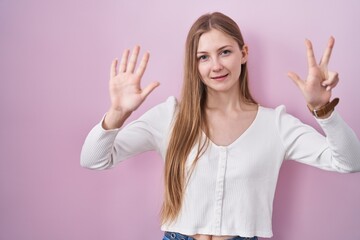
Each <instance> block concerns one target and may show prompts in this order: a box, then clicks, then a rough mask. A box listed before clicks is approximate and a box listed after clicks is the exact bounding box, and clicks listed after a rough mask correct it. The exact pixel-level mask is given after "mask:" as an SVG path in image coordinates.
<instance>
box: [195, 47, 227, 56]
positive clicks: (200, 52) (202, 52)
mask: <svg viewBox="0 0 360 240" xmlns="http://www.w3.org/2000/svg"><path fill="white" fill-rule="evenodd" d="M227 47H233V46H231V45H225V46H222V47H221V48H219V49H218V50H217V51H218V52H219V51H221V50H223V49H224V48H227ZM204 53H208V52H206V51H199V52H197V54H204Z"/></svg>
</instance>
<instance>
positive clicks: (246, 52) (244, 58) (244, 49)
mask: <svg viewBox="0 0 360 240" xmlns="http://www.w3.org/2000/svg"><path fill="white" fill-rule="evenodd" d="M241 53H242V58H241V64H244V63H246V62H247V59H248V56H249V47H248V46H247V45H246V44H244V46H243V47H242V49H241Z"/></svg>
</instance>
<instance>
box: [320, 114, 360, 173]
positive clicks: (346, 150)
mask: <svg viewBox="0 0 360 240" xmlns="http://www.w3.org/2000/svg"><path fill="white" fill-rule="evenodd" d="M318 122H319V124H320V126H321V127H322V129H323V131H324V133H325V135H326V141H327V143H328V144H329V147H330V151H331V156H332V161H333V164H334V165H335V166H336V168H338V170H340V171H344V172H357V171H360V142H359V139H358V138H357V136H356V134H355V133H354V131H353V130H352V129H351V128H350V127H349V126H348V125H347V124H346V123H345V122H344V120H343V119H342V118H341V117H340V115H339V114H338V113H337V112H334V113H333V114H332V115H331V116H330V117H329V118H327V119H319V120H318Z"/></svg>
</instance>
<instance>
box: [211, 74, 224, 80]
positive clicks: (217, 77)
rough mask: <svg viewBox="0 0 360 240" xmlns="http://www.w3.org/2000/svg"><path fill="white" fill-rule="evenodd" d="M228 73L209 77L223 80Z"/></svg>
mask: <svg viewBox="0 0 360 240" xmlns="http://www.w3.org/2000/svg"><path fill="white" fill-rule="evenodd" d="M228 75H229V74H228V73H227V74H224V75H219V76H214V77H210V78H211V79H213V80H216V81H223V80H225V78H226V77H227V76H228Z"/></svg>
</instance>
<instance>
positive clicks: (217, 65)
mask: <svg viewBox="0 0 360 240" xmlns="http://www.w3.org/2000/svg"><path fill="white" fill-rule="evenodd" d="M197 58H198V69H199V73H200V75H201V78H202V81H203V83H204V84H205V85H206V86H207V90H208V92H209V91H215V92H228V91H234V90H235V91H239V77H240V73H241V64H243V63H245V62H246V58H247V46H245V45H244V46H243V49H242V50H241V49H240V47H239V45H238V43H237V42H236V41H235V40H234V39H233V38H231V37H230V36H229V35H226V34H224V33H222V32H220V31H219V30H216V29H212V30H210V31H209V32H206V33H204V34H202V35H201V37H200V39H199V45H198V50H197Z"/></svg>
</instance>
